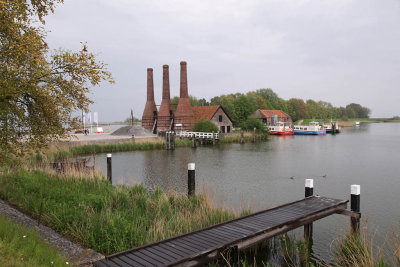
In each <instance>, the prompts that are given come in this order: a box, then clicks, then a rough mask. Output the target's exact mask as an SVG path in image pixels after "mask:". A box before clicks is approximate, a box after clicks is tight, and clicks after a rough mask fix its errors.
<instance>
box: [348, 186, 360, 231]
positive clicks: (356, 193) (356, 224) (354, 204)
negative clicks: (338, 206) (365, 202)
mask: <svg viewBox="0 0 400 267" xmlns="http://www.w3.org/2000/svg"><path fill="white" fill-rule="evenodd" d="M360 191H361V188H360V185H357V184H353V185H351V187H350V193H351V196H350V209H351V210H352V211H355V212H360ZM350 222H351V233H352V234H356V235H359V234H360V218H354V217H351V218H350Z"/></svg>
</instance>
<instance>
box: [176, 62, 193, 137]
mask: <svg viewBox="0 0 400 267" xmlns="http://www.w3.org/2000/svg"><path fill="white" fill-rule="evenodd" d="M175 124H182V130H184V131H187V130H190V129H191V128H192V127H193V125H194V113H193V110H192V106H191V105H190V100H189V94H188V84H187V69H186V62H185V61H182V62H181V88H180V98H179V102H178V107H177V108H176V111H175ZM176 130H180V127H178V128H177V129H176Z"/></svg>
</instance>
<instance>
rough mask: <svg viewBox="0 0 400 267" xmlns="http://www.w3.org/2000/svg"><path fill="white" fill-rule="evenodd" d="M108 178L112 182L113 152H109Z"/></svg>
mask: <svg viewBox="0 0 400 267" xmlns="http://www.w3.org/2000/svg"><path fill="white" fill-rule="evenodd" d="M107 179H108V181H110V183H111V184H112V164H111V153H109V154H107Z"/></svg>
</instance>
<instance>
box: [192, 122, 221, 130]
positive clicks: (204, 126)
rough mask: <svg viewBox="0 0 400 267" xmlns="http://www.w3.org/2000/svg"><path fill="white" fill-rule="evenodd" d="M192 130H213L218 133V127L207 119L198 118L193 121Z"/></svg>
mask: <svg viewBox="0 0 400 267" xmlns="http://www.w3.org/2000/svg"><path fill="white" fill-rule="evenodd" d="M192 131H193V132H205V133H211V132H215V133H218V127H217V125H215V124H214V123H212V122H211V121H209V120H203V119H201V120H199V121H197V122H195V123H194V126H193V128H192Z"/></svg>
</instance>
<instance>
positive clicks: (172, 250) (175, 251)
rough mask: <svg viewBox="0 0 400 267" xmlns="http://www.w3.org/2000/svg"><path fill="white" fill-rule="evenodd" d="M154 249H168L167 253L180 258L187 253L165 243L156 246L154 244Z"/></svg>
mask: <svg viewBox="0 0 400 267" xmlns="http://www.w3.org/2000/svg"><path fill="white" fill-rule="evenodd" d="M154 249H157V250H160V249H165V250H168V251H169V253H171V254H172V255H174V257H176V258H177V259H178V258H182V257H186V256H187V254H186V253H184V252H183V251H180V250H178V249H177V248H172V247H170V246H167V245H165V244H160V245H158V246H155V247H154Z"/></svg>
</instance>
